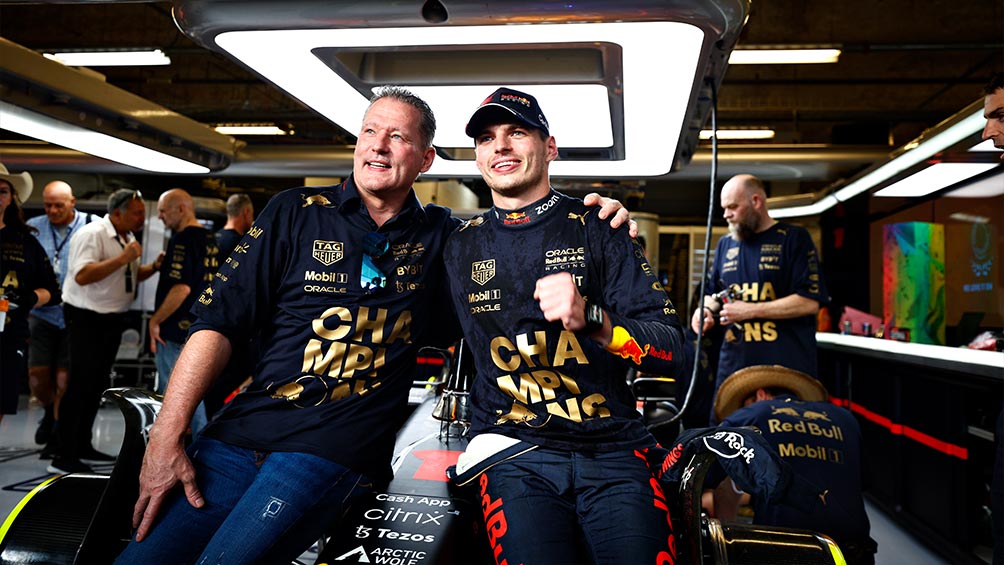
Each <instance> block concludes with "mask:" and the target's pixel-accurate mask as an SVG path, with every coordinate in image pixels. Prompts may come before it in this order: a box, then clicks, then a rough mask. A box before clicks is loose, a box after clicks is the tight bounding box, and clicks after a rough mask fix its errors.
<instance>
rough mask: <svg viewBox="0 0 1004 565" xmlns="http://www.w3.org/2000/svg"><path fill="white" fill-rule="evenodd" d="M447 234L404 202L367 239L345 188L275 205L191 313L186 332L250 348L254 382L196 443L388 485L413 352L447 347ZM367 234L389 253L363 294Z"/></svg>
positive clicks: (443, 212)
mask: <svg viewBox="0 0 1004 565" xmlns="http://www.w3.org/2000/svg"><path fill="white" fill-rule="evenodd" d="M457 224H458V221H457V220H455V219H453V218H451V217H450V211H449V210H448V209H447V208H443V207H440V206H434V205H428V206H426V207H424V208H423V207H422V206H421V204H420V203H419V202H418V198H417V197H416V196H415V195H414V192H412V193H411V194H410V196H409V200H408V202H407V204H406V205H405V206H404V208H403V209H402V210H401V212H399V213H398V214H397V215H396V216H395V217H394V218H392V219H390V220H388V221H387V222H385V223H384V225H383V226H381V227H380V228H379V229H377V225H376V223H375V222H374V221H373V220H372V219H371V218H370V216H369V215H368V214H367V212H366V209H365V207H364V206H363V205H362V202H361V200H360V198H359V194H358V192H357V190H356V187H355V185H354V183H353V182H352V179H351V178H350V179H349V180H347V181H346V182H345V183H343V184H341V185H337V186H329V187H305V188H295V189H290V190H287V191H284V192H281V193H279V194H278V195H276V196H275V197H273V198H272V199H271V200H270V201H269V203H268V205H267V206H266V207H265V209H264V210H263V211H262V212H261V214H260V215H259V217H258V219H257V220H256V221H255V223H254V225H253V226H252V227H251V229H250V230H248V232H247V233H246V234H245V235H244V237H243V238H242V239H241V241H240V242H239V243H238V244H237V246H236V247H235V248H234V250H233V252H231V254H230V255H229V257H227V258H226V259H225V260H224V261H223V262H222V264H221V266H220V269H219V272H218V275H217V276H216V277H215V278H214V280H213V282H212V284H211V286H209V287H208V288H206V289H204V290H203V291H202V292H201V296H200V297H199V298H198V300H197V302H196V305H195V308H194V312H195V313H196V314H197V316H198V319H197V320H196V322H195V323H194V324H193V325H192V333H194V332H197V331H200V330H203V329H211V330H215V331H218V332H221V333H223V334H224V335H226V336H228V337H230V338H231V341H232V342H234V343H238V342H240V343H244V342H246V341H247V340H248V339H250V338H252V337H254V338H256V339H257V343H258V344H259V345H258V347H259V351H258V362H257V366H256V367H255V370H254V379H253V383H252V384H251V386H250V387H249V389H248V390H247V391H245V392H243V393H241V394H239V395H237V396H236V397H235V398H234V399H233V400H232V401H231V402H230V403H229V404H227V405H226V406H225V407H224V408H223V410H222V411H221V412H220V413H219V415H218V416H217V418H216V419H214V420H213V422H211V423H210V424H209V426H208V427H207V428H205V430H204V431H203V433H205V434H208V435H209V436H211V437H215V438H217V439H220V440H222V441H226V442H229V443H232V444H235V445H239V446H242V447H247V448H251V449H258V450H265V451H297V452H305V453H311V454H314V455H318V456H320V457H324V458H327V459H330V460H332V461H335V462H337V463H339V464H341V465H344V466H346V467H349V468H351V469H353V470H356V471H358V472H360V473H364V474H366V475H368V476H369V477H371V478H373V479H376V480H386V479H389V478H390V476H391V473H390V459H391V455H392V451H393V445H394V435H395V433H396V431H397V430H398V428H399V427H400V424H401V423H402V421H403V419H404V417H405V415H406V413H407V412H406V408H407V402H408V390H409V389H410V387H411V384H412V380H413V378H414V366H415V354H416V350H417V346H418V345H419V344H421V345H426V344H427V342H430V341H435V339H436V338H437V337H442V338H444V339H446V340H448V341H447V342H449V340H453V339H455V338H456V337H457V331H456V325H455V323H451V322H450V320H451V319H452V313H451V312H450V311H449V308H448V302H446V297H445V292H444V290H443V289H444V287H445V282H444V280H443V267H442V249H443V245H444V244H445V242H446V238H447V236H448V235H449V233H450V232H451V231H453V229H455V227H456V225H457ZM371 232H376V233H378V234H380V235H384V236H386V237H387V240H388V243H389V245H388V248H387V251H386V252H385V253H383V254H382V255H379V256H376V257H374V258H373V259H372V260H373V263H374V265H375V266H376V267H377V268H378V269H379V270H380V271H381V272H382V273H383V274H384V275H385V276H386V280H387V283H386V287H385V288H380V289H377V290H376V291H373V292H367V291H366V290H365V289H364V287H363V285H362V280H361V275H362V263H363V253H364V249H363V245H362V242H363V241H364V238H368V237H372V236H370V235H369V234H371ZM444 305H446V307H444ZM434 317H435V320H434V319H433V318H434ZM433 322H435V323H433ZM235 351H239V350H235Z"/></svg>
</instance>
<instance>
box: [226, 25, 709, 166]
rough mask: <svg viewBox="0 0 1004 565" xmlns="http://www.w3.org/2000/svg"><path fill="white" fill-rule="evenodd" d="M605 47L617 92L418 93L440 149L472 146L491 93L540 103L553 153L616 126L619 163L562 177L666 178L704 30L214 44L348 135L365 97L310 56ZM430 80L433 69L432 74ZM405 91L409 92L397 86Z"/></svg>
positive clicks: (240, 37) (381, 34) (449, 30)
mask: <svg viewBox="0 0 1004 565" xmlns="http://www.w3.org/2000/svg"><path fill="white" fill-rule="evenodd" d="M545 38H546V44H547V45H561V44H582V43H589V42H608V43H612V44H615V45H618V46H619V47H620V49H621V53H622V57H623V60H622V61H621V67H622V76H621V77H619V79H620V80H619V81H618V82H617V88H618V89H619V92H617V93H612V92H609V91H608V90H607V87H606V86H603V85H600V84H555V83H550V84H543V83H533V84H507V85H502V84H484V83H480V84H467V85H450V86H429V85H416V86H414V87H413V89H414V92H415V93H416V94H418V95H419V96H422V97H423V98H424V99H426V101H427V102H429V105H430V106H431V107H432V109H433V111H434V112H435V114H436V120H437V123H438V128H437V129H438V130H439V131H438V132H437V135H436V139H435V140H434V143H435V145H436V146H438V147H473V142H472V141H471V140H470V139H469V138H466V136H464V134H463V126H464V125H465V124H466V123H467V118H469V117H470V115H471V114H472V113H473V112H474V110H475V109H476V108H477V106H478V104H479V103H480V102H481V100H483V99H484V98H485V97H487V96H488V95H489V94H490V93H491V92H492V91H493V90H494V89H495V87H497V86H510V87H513V88H517V89H520V90H525V91H526V92H528V93H530V94H533V95H534V96H536V97H537V98H538V100H539V101H540V104H541V108H542V109H543V110H544V114H545V115H547V117H548V120H550V121H551V133H552V134H553V135H554V136H555V138H556V139H557V141H558V146H559V147H587V148H588V147H609V146H610V144H611V143H615V142H616V137H617V136H616V134H615V133H614V132H615V131H616V130H617V129H618V128H617V126H622V128H623V155H624V158H623V159H620V160H576V159H574V158H568V159H560V160H558V161H555V162H554V163H553V164H552V165H551V173H552V174H553V175H555V176H563V177H611V178H615V177H644V176H657V175H662V174H665V173H667V172H669V171H670V170H671V169H672V167H673V159H674V155H675V154H676V149H677V148H676V144H677V140H678V139H680V133H681V131H682V128H683V126H684V120H685V117H686V115H687V106H688V103H689V102H690V99H691V94H692V93H691V86H692V85H693V84H694V82H695V80H694V75H695V73H696V72H697V69H698V63H699V57H700V53H701V47H702V44H703V41H704V32H703V31H701V30H700V29H699V28H697V27H695V26H692V25H690V24H686V23H680V22H620V23H574V24H547V25H546V26H545V25H544V24H536V25H500V26H453V27H414V28H383V29H380V28H367V29H327V30H305V29H297V30H260V31H230V32H224V33H221V34H219V35H217V36H216V38H215V41H216V43H217V45H219V46H220V47H221V48H222V49H224V50H226V51H227V52H228V53H230V54H231V55H232V56H234V57H236V58H237V59H239V60H240V61H242V62H243V63H244V64H245V65H247V66H249V67H250V68H252V69H254V70H255V71H256V72H258V73H259V74H261V75H262V76H263V77H265V78H266V79H268V80H269V81H271V82H273V83H274V84H276V85H277V86H278V87H280V88H282V89H283V90H285V91H286V92H288V93H289V94H290V95H292V96H293V97H295V98H297V99H299V100H300V101H301V102H303V103H304V104H306V105H308V106H310V107H311V108H313V109H314V111H316V112H318V113H319V114H321V115H323V116H325V117H326V118H327V119H329V120H331V121H332V122H334V123H336V124H338V125H339V126H341V127H342V128H344V129H345V130H346V131H348V132H351V133H355V132H357V131H358V129H359V125H360V123H361V122H362V118H363V115H364V113H365V111H366V107H367V105H368V96H367V95H366V94H363V93H360V92H359V90H357V89H356V88H355V87H354V86H352V84H350V82H360V79H357V78H354V77H342V76H340V75H339V74H337V73H336V72H335V71H333V70H332V68H331V67H330V66H329V65H327V64H326V63H325V62H323V61H322V60H321V59H320V58H319V57H317V56H316V55H315V54H314V51H315V50H325V49H331V48H336V49H373V50H386V49H388V48H394V49H398V50H407V49H409V48H414V49H418V48H427V47H430V46H432V47H444V48H445V47H448V48H450V49H455V50H461V49H464V48H477V47H480V46H506V45H520V46H524V47H525V46H530V47H531V48H532V46H533V45H534V44H541V43H542V39H545ZM430 71H431V72H434V71H435V69H431V70H430ZM401 86H407V85H401ZM617 96H619V97H621V99H622V101H623V124H613V123H612V119H615V118H613V116H615V115H616V112H612V111H611V108H610V100H612V99H614V98H616V97H617ZM427 174H428V175H430V176H441V177H457V176H467V177H470V176H477V175H478V172H477V168H476V167H475V165H474V163H473V161H470V160H450V159H445V158H441V157H440V158H437V159H436V161H435V162H434V163H433V166H432V168H431V169H430V171H429V172H428V173H427Z"/></svg>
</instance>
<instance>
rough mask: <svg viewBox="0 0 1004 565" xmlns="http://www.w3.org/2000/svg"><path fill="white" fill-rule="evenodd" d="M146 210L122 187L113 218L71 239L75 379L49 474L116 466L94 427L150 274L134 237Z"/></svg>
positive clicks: (68, 291) (112, 203)
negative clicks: (95, 439) (95, 440)
mask: <svg viewBox="0 0 1004 565" xmlns="http://www.w3.org/2000/svg"><path fill="white" fill-rule="evenodd" d="M145 219H146V206H145V205H144V203H143V196H142V195H141V194H140V193H139V191H137V190H130V189H120V190H116V191H115V192H113V193H112V195H111V197H109V199H108V215H106V216H105V217H103V218H101V219H99V220H95V221H93V222H91V223H89V224H87V225H85V226H83V227H81V228H79V229H77V230H75V231H76V233H74V234H73V236H72V237H71V238H70V243H69V247H70V251H69V254H68V255H67V272H66V275H67V276H66V280H65V281H64V282H63V304H64V307H63V314H64V315H65V316H66V328H67V330H68V332H69V341H70V379H69V383H67V387H66V394H65V395H64V396H63V400H62V402H61V404H60V407H59V409H60V414H59V428H58V430H57V436H58V438H57V439H58V445H57V446H56V453H55V457H54V458H53V460H52V463H51V464H50V465H49V467H48V470H49V472H51V473H70V472H87V471H89V470H90V467H89V466H88V465H87V464H86V463H85V461H91V462H102V461H112V460H114V458H113V457H112V456H110V455H106V454H104V453H101V452H99V451H97V450H96V449H94V446H93V445H92V444H91V427H92V426H93V425H94V419H95V417H96V416H97V412H98V407H99V406H100V404H101V393H102V392H103V391H104V390H105V388H107V386H108V374H109V372H110V371H111V367H112V364H113V363H114V362H115V355H116V353H117V352H118V347H119V342H120V341H121V336H122V330H123V329H124V322H125V317H124V316H123V314H125V313H126V312H127V311H128V310H129V306H130V304H132V302H133V299H134V298H135V296H136V286H137V285H138V284H139V282H140V281H143V280H145V279H146V278H148V277H149V276H150V275H152V274H153V273H154V271H155V269H156V266H155V265H154V264H150V265H140V264H139V258H140V257H141V256H142V254H143V248H142V246H141V245H140V243H139V242H138V241H136V238H135V236H133V232H137V231H140V230H142V229H143V223H144V221H145Z"/></svg>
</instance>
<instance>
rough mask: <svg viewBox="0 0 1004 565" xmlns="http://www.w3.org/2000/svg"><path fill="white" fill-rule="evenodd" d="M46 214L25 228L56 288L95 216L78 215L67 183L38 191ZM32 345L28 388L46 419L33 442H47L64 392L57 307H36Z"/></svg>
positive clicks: (65, 359)
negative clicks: (76, 240) (78, 235)
mask: <svg viewBox="0 0 1004 565" xmlns="http://www.w3.org/2000/svg"><path fill="white" fill-rule="evenodd" d="M42 203H43V205H44V206H45V214H42V215H40V216H35V217H34V218H30V219H28V222H27V223H28V225H29V226H31V227H33V228H35V229H37V230H38V234H37V235H36V236H35V237H36V238H37V239H38V242H39V243H41V244H42V249H44V250H45V254H46V255H47V256H48V257H49V261H50V262H51V263H52V268H53V270H55V272H56V279H57V280H58V281H59V286H60V287H62V286H63V280H64V279H66V255H67V254H68V253H69V251H70V249H69V247H68V245H67V244H68V243H69V241H70V236H72V235H73V232H74V231H75V230H77V229H78V228H80V227H81V226H83V225H85V224H88V223H90V222H91V221H92V220H94V219H95V216H94V214H88V213H86V212H78V211H77V209H76V203H77V199H76V198H74V196H73V188H72V187H70V185H69V184H67V183H65V182H63V181H61V180H54V181H52V182H50V183H49V184H47V185H45V188H44V189H43V190H42ZM28 327H29V330H30V331H31V343H30V344H29V348H28V386H29V388H30V389H31V394H32V396H34V397H35V398H37V399H38V401H39V402H40V403H41V404H42V407H43V408H44V409H45V415H44V416H43V417H42V420H41V422H39V424H38V429H37V430H36V431H35V443H37V444H39V445H43V444H47V443H49V441H50V440H51V439H52V430H53V427H54V426H55V425H56V422H57V421H58V420H59V401H60V399H61V398H62V396H63V393H64V392H65V391H66V382H67V379H68V378H69V370H68V367H69V358H70V350H69V341H68V339H67V334H66V323H65V321H64V320H63V307H62V305H60V304H51V303H50V304H46V305H45V306H36V307H35V308H34V309H33V310H32V311H31V316H30V317H29V318H28ZM54 448H55V444H52V445H46V448H45V449H44V450H42V455H41V457H42V458H43V459H51V458H52V453H53V450H54Z"/></svg>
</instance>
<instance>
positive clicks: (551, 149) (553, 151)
mask: <svg viewBox="0 0 1004 565" xmlns="http://www.w3.org/2000/svg"><path fill="white" fill-rule="evenodd" d="M557 158H558V142H557V141H555V140H554V136H553V135H549V136H547V162H548V163H550V162H551V161H554V160H555V159H557Z"/></svg>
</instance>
